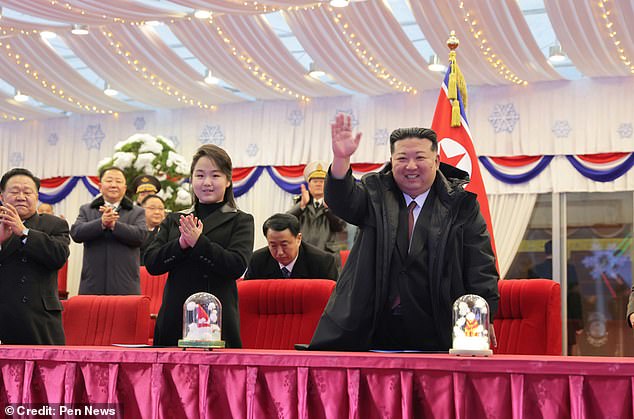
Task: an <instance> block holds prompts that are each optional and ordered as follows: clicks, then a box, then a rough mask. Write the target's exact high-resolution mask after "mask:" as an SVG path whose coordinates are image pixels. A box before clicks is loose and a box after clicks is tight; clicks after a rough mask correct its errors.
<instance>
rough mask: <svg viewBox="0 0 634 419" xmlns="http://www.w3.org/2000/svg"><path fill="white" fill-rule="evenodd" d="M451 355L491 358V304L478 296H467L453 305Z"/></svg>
mask: <svg viewBox="0 0 634 419" xmlns="http://www.w3.org/2000/svg"><path fill="white" fill-rule="evenodd" d="M449 353H450V354H454V355H462V356H490V355H491V354H493V352H492V351H491V348H490V344H489V304H487V302H486V300H485V299H484V298H482V297H480V296H478V295H474V294H467V295H463V296H462V297H460V298H458V299H457V300H456V301H455V302H454V303H453V344H452V348H451V349H450V350H449Z"/></svg>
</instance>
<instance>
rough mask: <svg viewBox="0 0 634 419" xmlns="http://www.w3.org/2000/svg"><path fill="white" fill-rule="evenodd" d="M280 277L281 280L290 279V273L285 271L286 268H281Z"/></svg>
mask: <svg viewBox="0 0 634 419" xmlns="http://www.w3.org/2000/svg"><path fill="white" fill-rule="evenodd" d="M282 277H283V278H290V277H291V271H289V270H288V269H286V266H284V267H282Z"/></svg>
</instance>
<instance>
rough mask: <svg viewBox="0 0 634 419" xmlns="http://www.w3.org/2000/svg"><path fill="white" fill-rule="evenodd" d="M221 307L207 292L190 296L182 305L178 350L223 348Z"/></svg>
mask: <svg viewBox="0 0 634 419" xmlns="http://www.w3.org/2000/svg"><path fill="white" fill-rule="evenodd" d="M221 325H222V305H221V304H220V300H218V299H217V298H216V297H215V296H214V295H212V294H209V293H207V292H197V293H196V294H192V295H191V296H190V297H189V298H188V299H187V300H185V304H183V339H179V341H178V346H179V347H180V348H206V349H213V348H224V347H225V342H224V341H223V340H221Z"/></svg>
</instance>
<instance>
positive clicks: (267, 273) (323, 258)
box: [244, 241, 337, 281]
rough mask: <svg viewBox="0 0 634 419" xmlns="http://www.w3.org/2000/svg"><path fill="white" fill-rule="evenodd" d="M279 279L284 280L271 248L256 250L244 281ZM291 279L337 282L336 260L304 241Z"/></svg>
mask: <svg viewBox="0 0 634 419" xmlns="http://www.w3.org/2000/svg"><path fill="white" fill-rule="evenodd" d="M279 278H283V276H282V271H281V269H280V264H279V263H278V262H277V260H275V258H273V256H271V252H270V251H269V248H268V247H263V248H261V249H258V250H256V251H255V252H254V253H253V257H252V258H251V262H250V263H249V269H248V270H247V273H246V274H245V276H244V279H279ZM291 278H312V279H332V280H334V281H336V280H337V267H336V266H335V258H334V257H333V256H332V254H330V253H327V252H324V251H323V250H319V249H318V248H316V247H315V246H313V245H311V244H308V243H305V242H303V241H302V243H301V244H300V245H299V255H298V256H297V261H295V265H294V266H293V271H292V272H291Z"/></svg>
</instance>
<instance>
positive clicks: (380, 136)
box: [374, 128, 390, 145]
mask: <svg viewBox="0 0 634 419" xmlns="http://www.w3.org/2000/svg"><path fill="white" fill-rule="evenodd" d="M389 137H390V134H389V133H388V132H387V128H379V129H377V130H376V131H374V144H376V145H385V144H387V140H388V138H389Z"/></svg>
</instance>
